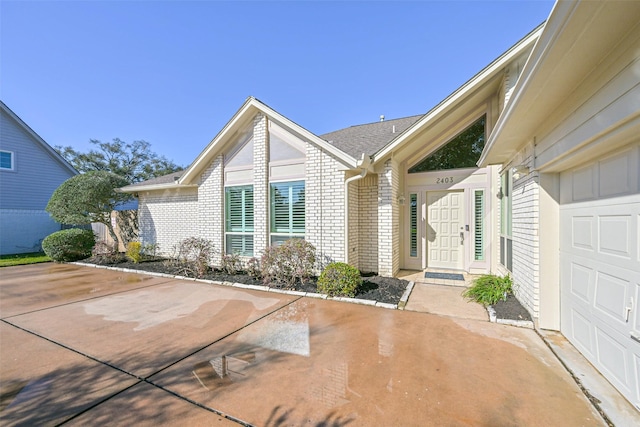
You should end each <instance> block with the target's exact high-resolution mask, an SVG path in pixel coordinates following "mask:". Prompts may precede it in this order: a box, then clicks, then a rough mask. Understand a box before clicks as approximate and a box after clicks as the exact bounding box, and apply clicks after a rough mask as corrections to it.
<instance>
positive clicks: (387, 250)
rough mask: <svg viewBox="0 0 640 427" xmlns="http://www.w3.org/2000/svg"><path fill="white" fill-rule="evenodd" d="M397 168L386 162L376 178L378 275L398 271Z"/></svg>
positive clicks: (394, 273) (388, 274) (388, 161)
mask: <svg viewBox="0 0 640 427" xmlns="http://www.w3.org/2000/svg"><path fill="white" fill-rule="evenodd" d="M398 178H399V175H398V167H397V165H396V164H395V162H393V160H387V162H386V163H385V165H384V171H383V172H382V173H381V174H380V175H379V176H378V196H379V199H378V274H380V275H381V276H395V275H396V273H398V271H399V269H400V254H399V251H398V248H399V238H400V230H399V224H400V221H399V219H400V218H399V208H398V203H397V200H398V188H399V179H398Z"/></svg>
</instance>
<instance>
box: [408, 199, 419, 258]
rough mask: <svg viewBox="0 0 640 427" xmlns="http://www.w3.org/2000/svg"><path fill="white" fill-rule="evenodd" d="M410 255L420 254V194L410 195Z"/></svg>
mask: <svg viewBox="0 0 640 427" xmlns="http://www.w3.org/2000/svg"><path fill="white" fill-rule="evenodd" d="M409 256H411V257H417V256H418V195H417V194H415V193H414V194H411V195H409Z"/></svg>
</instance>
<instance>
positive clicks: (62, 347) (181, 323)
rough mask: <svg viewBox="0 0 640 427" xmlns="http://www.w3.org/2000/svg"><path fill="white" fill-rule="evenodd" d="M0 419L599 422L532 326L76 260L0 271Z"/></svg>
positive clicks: (335, 423) (111, 422) (236, 422)
mask: <svg viewBox="0 0 640 427" xmlns="http://www.w3.org/2000/svg"><path fill="white" fill-rule="evenodd" d="M0 316H1V318H2V321H1V322H0V424H2V425H19V424H24V425H56V424H65V425H97V424H100V425H198V426H200V425H216V426H222V425H256V426H277V425H317V426H342V425H353V426H356V425H358V426H359V425H366V426H372V425H380V426H388V425H405V426H411V425H415V426H424V425H450V426H457V425H460V426H464V425H473V426H478V425H487V426H488V425H491V426H498V425H499V426H508V425H514V426H515V425H517V426H522V425H531V426H535V425H539V426H549V425H562V426H584V425H603V422H602V420H601V419H600V417H599V415H598V414H597V413H596V412H595V410H594V409H593V407H592V406H591V405H590V404H589V402H588V401H587V400H586V399H585V397H584V395H583V394H582V392H581V391H580V390H579V389H578V387H577V386H576V385H575V383H574V381H573V380H572V379H571V377H570V376H569V375H568V374H567V373H566V371H565V370H564V369H563V368H562V366H561V365H560V364H559V362H558V361H557V359H556V358H555V357H554V356H553V354H552V353H551V352H550V351H549V350H548V348H547V347H546V346H545V345H544V344H543V342H542V341H541V340H540V339H539V337H538V336H537V335H536V333H535V332H534V331H532V330H528V329H518V328H513V327H509V326H505V325H498V324H493V323H488V322H486V321H479V320H474V319H463V318H460V319H457V318H453V317H445V316H437V315H433V314H427V313H421V312H409V311H398V310H390V309H385V308H377V307H369V306H359V305H355V304H349V303H343V302H336V301H326V300H321V299H316V298H309V297H301V296H293V295H285V294H280V293H273V292H259V291H250V290H246V289H241V288H234V287H226V286H216V285H210V284H204V283H197V282H194V281H180V280H173V279H166V278H155V277H151V276H144V275H137V274H129V273H122V272H116V271H109V270H103V269H94V268H87V267H79V266H73V265H56V264H39V265H34V266H25V267H9V268H2V269H0Z"/></svg>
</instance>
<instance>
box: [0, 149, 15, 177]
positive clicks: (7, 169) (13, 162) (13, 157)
mask: <svg viewBox="0 0 640 427" xmlns="http://www.w3.org/2000/svg"><path fill="white" fill-rule="evenodd" d="M0 153H4V154H9V155H10V156H11V167H8V168H3V167H2V166H1V165H0V170H3V171H6V172H14V171H15V170H16V154H15V152H13V151H9V150H0Z"/></svg>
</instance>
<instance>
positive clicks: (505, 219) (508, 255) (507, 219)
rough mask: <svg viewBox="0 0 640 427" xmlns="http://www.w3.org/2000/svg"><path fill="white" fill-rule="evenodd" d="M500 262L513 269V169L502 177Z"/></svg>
mask: <svg viewBox="0 0 640 427" xmlns="http://www.w3.org/2000/svg"><path fill="white" fill-rule="evenodd" d="M500 195H501V199H500V264H502V265H504V266H505V267H506V268H507V270H509V271H513V270H512V268H513V267H512V266H513V264H512V249H513V240H512V237H511V203H512V200H511V171H510V170H507V171H506V172H505V173H503V174H502V176H501V177H500Z"/></svg>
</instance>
